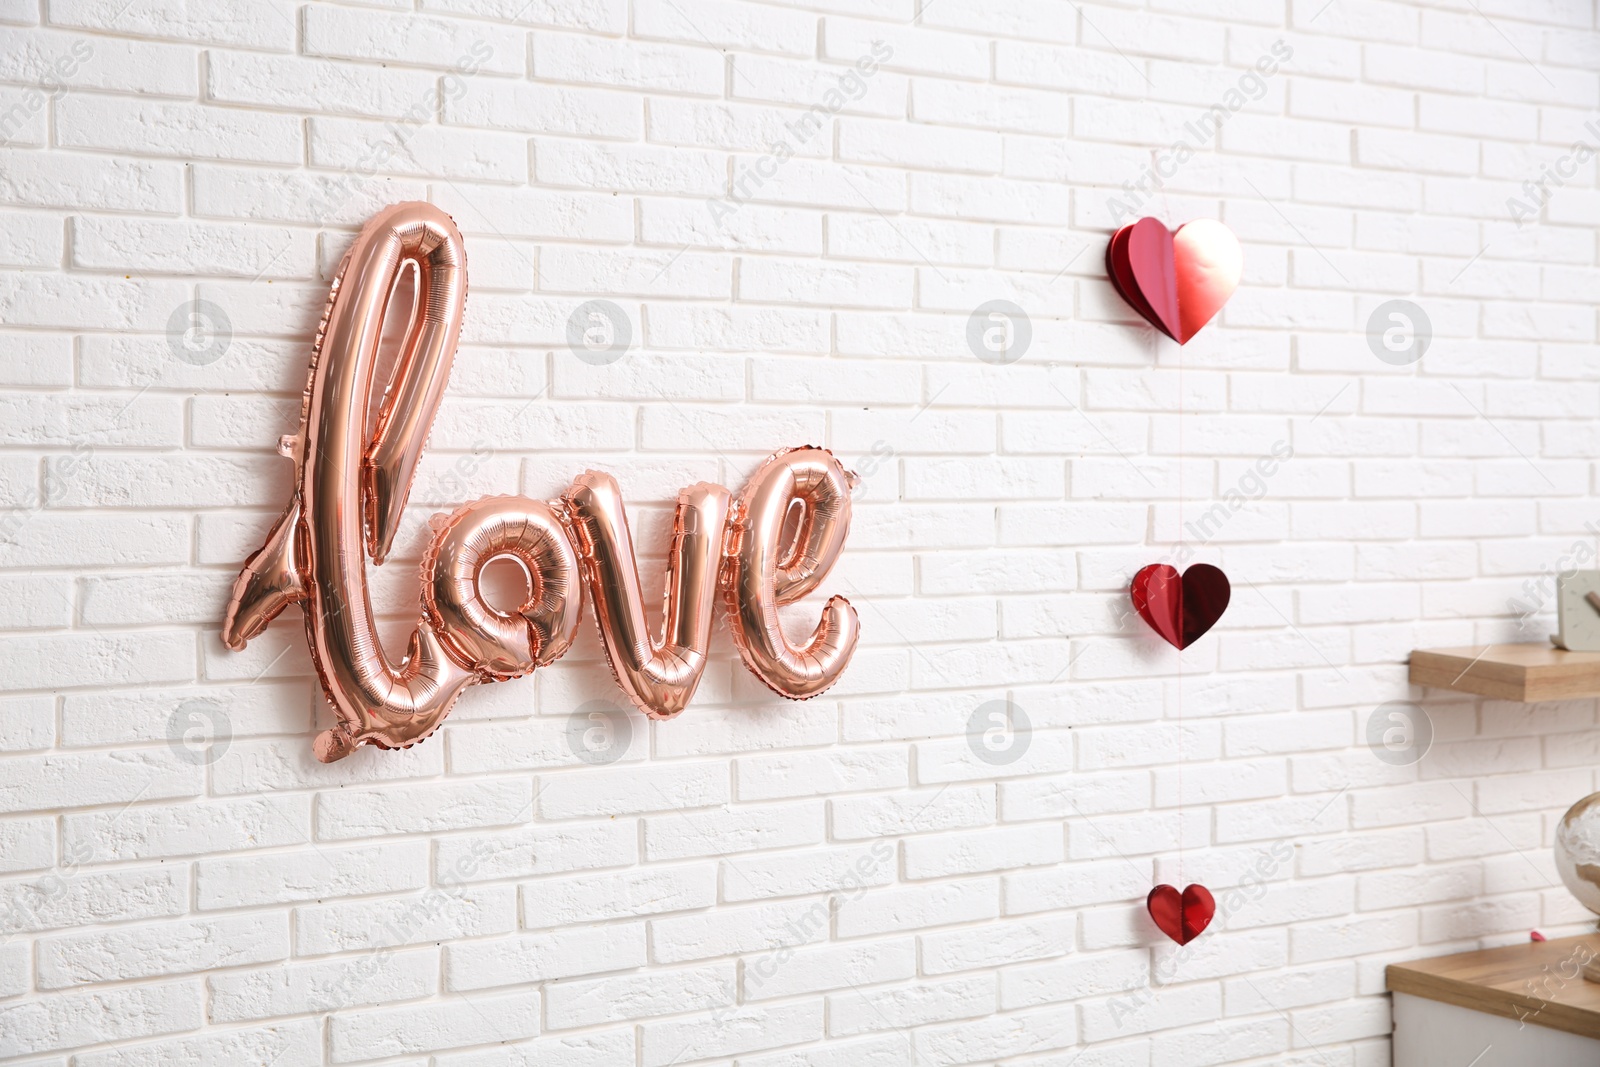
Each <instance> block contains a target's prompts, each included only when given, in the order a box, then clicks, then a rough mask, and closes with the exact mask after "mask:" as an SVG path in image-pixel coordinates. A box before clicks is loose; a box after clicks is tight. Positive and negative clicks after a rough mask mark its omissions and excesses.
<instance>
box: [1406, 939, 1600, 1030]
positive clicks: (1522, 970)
mask: <svg viewBox="0 0 1600 1067" xmlns="http://www.w3.org/2000/svg"><path fill="white" fill-rule="evenodd" d="M1590 960H1600V934H1584V935H1582V936H1580V937H1563V938H1557V939H1556V940H1554V941H1530V942H1528V943H1527V944H1525V945H1506V946H1504V947H1502V948H1488V949H1481V950H1479V951H1477V952H1462V953H1458V954H1457V955H1454V956H1439V957H1436V958H1434V959H1431V960H1417V961H1416V962H1415V963H1391V964H1390V965H1389V968H1388V972H1387V977H1388V980H1389V992H1391V993H1410V994H1411V995H1412V996H1417V997H1425V998H1427V999H1428V1000H1438V1001H1443V1002H1444V1003H1446V1004H1456V1005H1459V1006H1460V1007H1463V1008H1472V1009H1473V1010H1474V1011H1482V1012H1487V1013H1488V1014H1490V1015H1500V1016H1504V1017H1505V1018H1507V1019H1516V1020H1518V1021H1520V1022H1524V1023H1532V1024H1534V1025H1537V1026H1547V1027H1549V1028H1550V1029H1552V1030H1565V1031H1566V1032H1567V1033H1569V1034H1579V1035H1581V1036H1583V1037H1590V1038H1595V1039H1596V1040H1600V983H1596V982H1590V981H1587V980H1585V979H1584V977H1583V975H1582V974H1581V973H1580V970H1581V968H1582V965H1583V964H1584V963H1585V962H1588V961H1590Z"/></svg>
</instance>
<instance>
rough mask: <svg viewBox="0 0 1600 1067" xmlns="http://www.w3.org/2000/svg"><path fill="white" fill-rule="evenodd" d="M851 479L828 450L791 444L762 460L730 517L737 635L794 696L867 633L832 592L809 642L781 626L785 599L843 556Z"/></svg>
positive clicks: (833, 674) (776, 683)
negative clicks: (792, 640) (800, 643)
mask: <svg viewBox="0 0 1600 1067" xmlns="http://www.w3.org/2000/svg"><path fill="white" fill-rule="evenodd" d="M850 487H851V477H850V475H849V474H847V473H846V472H845V470H844V468H843V467H841V466H840V465H839V461H838V460H837V459H835V458H834V457H833V453H831V452H829V451H828V450H827V449H823V448H793V449H789V450H787V451H784V452H779V453H778V454H777V455H775V456H773V457H771V458H770V459H768V460H767V461H766V462H765V463H763V464H762V465H761V466H760V468H759V469H757V471H756V473H755V474H754V475H753V476H752V477H751V479H750V481H749V482H748V483H747V484H746V485H745V488H744V492H743V493H741V494H740V496H739V501H738V504H737V505H736V506H735V508H734V514H733V516H732V517H731V518H730V519H729V521H728V531H729V538H728V540H729V544H728V547H727V549H726V552H727V557H728V558H727V564H726V570H725V573H724V575H723V596H724V599H725V601H726V603H727V609H728V628H729V630H730V632H731V633H732V634H733V643H734V644H735V645H737V646H738V648H739V653H740V654H741V655H742V656H743V657H744V663H745V666H746V667H749V668H750V670H751V672H752V673H754V674H755V676H756V677H757V678H760V679H761V680H762V681H763V682H765V683H766V684H767V686H768V687H770V688H771V689H772V690H773V691H774V692H776V693H778V694H779V695H781V696H786V697H789V698H790V699H792V700H806V699H808V698H810V697H814V696H816V695H817V694H818V693H821V692H823V691H824V690H826V689H827V688H828V687H829V686H831V685H833V683H834V682H836V681H838V680H839V675H840V674H841V673H842V672H843V671H844V668H845V667H846V666H847V665H848V664H849V662H850V657H851V655H852V654H853V653H854V652H855V648H856V641H857V639H858V638H859V637H860V636H861V621H860V619H859V618H858V617H857V616H856V609H855V608H853V607H851V606H850V602H849V601H848V600H846V599H845V598H844V597H842V596H835V597H830V598H829V600H828V603H827V606H826V607H824V608H823V611H822V619H821V621H820V622H818V623H817V627H816V629H815V630H814V631H813V632H812V634H811V638H810V640H809V641H808V642H807V643H806V644H805V646H804V647H802V648H795V647H794V646H792V645H791V644H789V640H788V638H786V637H785V636H784V635H783V630H782V629H781V628H780V627H779V625H778V605H779V604H788V603H792V602H794V601H796V600H799V599H800V598H801V597H803V596H805V595H806V594H808V593H810V592H812V591H813V590H814V589H816V588H817V586H818V585H820V584H821V583H822V580H823V578H825V577H827V574H828V571H829V570H830V569H831V568H832V567H833V564H834V562H835V561H836V560H837V559H838V558H839V553H840V551H841V550H842V549H843V548H844V539H845V535H846V534H847V533H848V532H849V529H850ZM791 516H793V519H791ZM786 528H787V529H786Z"/></svg>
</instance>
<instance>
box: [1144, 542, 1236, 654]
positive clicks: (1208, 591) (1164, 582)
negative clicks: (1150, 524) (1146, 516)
mask: <svg viewBox="0 0 1600 1067" xmlns="http://www.w3.org/2000/svg"><path fill="white" fill-rule="evenodd" d="M1232 592H1233V589H1232V587H1231V586H1230V585H1229V584H1228V576H1227V575H1226V574H1223V573H1222V571H1221V570H1220V569H1218V568H1216V567H1213V566H1212V565H1211V564H1209V563H1196V564H1195V565H1194V566H1193V567H1190V568H1189V569H1188V570H1187V571H1184V572H1183V576H1182V577H1181V578H1180V577H1179V576H1178V571H1177V569H1176V568H1174V567H1170V566H1168V565H1167V564H1165V563H1152V564H1150V566H1148V567H1145V568H1144V569H1143V570H1141V571H1140V572H1139V573H1138V574H1135V575H1134V576H1133V585H1132V586H1131V587H1130V588H1129V590H1128V593H1129V595H1130V596H1131V597H1132V598H1133V607H1134V610H1136V611H1138V613H1139V616H1140V617H1141V618H1142V619H1144V621H1145V622H1147V623H1149V624H1150V629H1152V630H1154V631H1155V632H1156V633H1158V634H1160V635H1161V636H1162V637H1163V638H1164V639H1165V640H1166V641H1167V643H1168V644H1170V645H1173V646H1174V647H1176V648H1180V649H1181V648H1188V647H1189V646H1190V645H1192V644H1194V643H1195V642H1196V641H1198V640H1199V639H1200V635H1202V634H1204V633H1205V632H1206V631H1207V630H1209V629H1211V627H1212V626H1214V625H1216V622H1217V620H1218V619H1220V618H1222V613H1223V612H1224V611H1227V610H1228V598H1229V596H1231V595H1232Z"/></svg>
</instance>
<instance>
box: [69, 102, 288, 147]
mask: <svg viewBox="0 0 1600 1067" xmlns="http://www.w3.org/2000/svg"><path fill="white" fill-rule="evenodd" d="M56 130H57V133H56V136H57V138H58V140H59V141H60V143H61V144H62V146H63V147H68V148H89V149H100V150H111V151H120V152H126V153H133V152H139V153H149V154H150V155H156V156H170V157H177V158H180V159H191V158H200V159H230V160H238V161H241V162H248V163H283V164H295V163H299V162H300V159H301V146H300V122H299V120H298V119H295V118H292V117H290V116H288V115H263V114H260V113H255V114H250V113H246V112H243V111H236V110H233V109H230V108H220V107H204V106H201V105H198V104H178V103H158V102H156V101H136V100H127V101H123V100H109V101H108V100H102V99H98V98H84V97H74V96H68V97H66V98H64V99H63V100H62V101H61V102H60V103H59V104H57V105H56Z"/></svg>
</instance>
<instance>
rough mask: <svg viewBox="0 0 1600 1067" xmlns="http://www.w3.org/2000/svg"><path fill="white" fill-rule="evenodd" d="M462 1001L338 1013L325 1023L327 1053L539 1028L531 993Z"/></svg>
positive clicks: (388, 1049) (414, 1049) (509, 1036)
mask: <svg viewBox="0 0 1600 1067" xmlns="http://www.w3.org/2000/svg"><path fill="white" fill-rule="evenodd" d="M463 1006H464V1005H463V1004H461V1003H451V1002H448V1001H446V1002H444V1003H438V1004H423V1005H407V1006H404V1007H399V1008H384V1009H377V1010H374V1011H365V1012H344V1013H340V1014H338V1015H335V1016H334V1017H333V1020H332V1022H331V1024H330V1026H329V1034H328V1037H329V1042H328V1044H329V1049H330V1055H331V1057H332V1060H333V1062H334V1063H353V1062H355V1061H357V1060H365V1059H370V1058H372V1056H373V1055H378V1056H399V1055H406V1054H415V1053H419V1052H433V1051H436V1050H439V1049H449V1048H454V1047H458V1046H461V1045H466V1044H484V1043H487V1042H503V1041H514V1040H516V1039H518V1038H524V1037H532V1036H533V1035H534V1034H537V1033H538V1032H539V994H537V993H507V994H504V995H501V996H486V997H476V998H474V999H473V1001H472V1010H470V1011H463V1010H462V1008H463Z"/></svg>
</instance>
